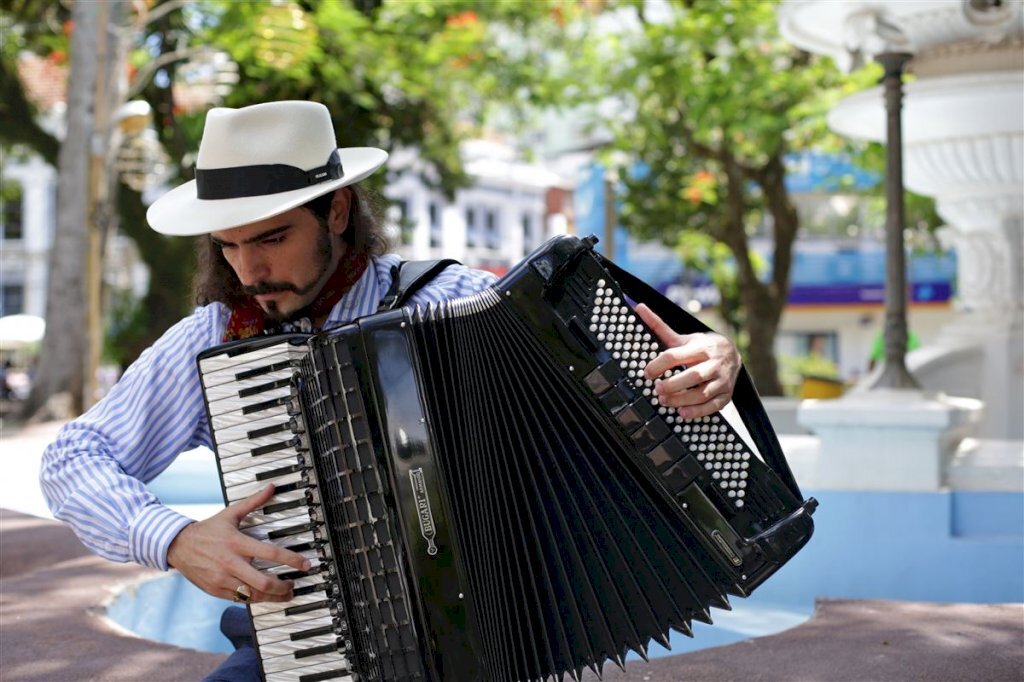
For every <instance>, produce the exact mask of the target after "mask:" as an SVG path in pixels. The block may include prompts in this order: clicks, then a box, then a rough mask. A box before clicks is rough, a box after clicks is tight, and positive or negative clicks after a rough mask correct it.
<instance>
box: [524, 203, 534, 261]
mask: <svg viewBox="0 0 1024 682" xmlns="http://www.w3.org/2000/svg"><path fill="white" fill-rule="evenodd" d="M533 246H534V244H533V219H532V218H531V217H530V215H529V214H527V213H524V214H523V254H524V255H525V254H528V253H530V251H531V250H533Z"/></svg>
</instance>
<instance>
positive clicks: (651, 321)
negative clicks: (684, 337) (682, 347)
mask: <svg viewBox="0 0 1024 682" xmlns="http://www.w3.org/2000/svg"><path fill="white" fill-rule="evenodd" d="M636 314H637V315H639V316H640V319H641V320H643V322H644V324H646V325H647V326H648V327H650V329H651V331H652V332H654V335H655V336H657V337H658V340H659V341H661V342H662V343H663V344H664V345H666V346H675V345H678V343H679V335H678V334H676V332H675V330H673V329H672V327H670V326H668V324H667V323H666V322H665V321H664V320H662V319H661V318H660V317H658V315H657V313H655V312H654V311H653V310H651V309H650V308H648V307H647V304H646V303H640V304H638V305H637V307H636Z"/></svg>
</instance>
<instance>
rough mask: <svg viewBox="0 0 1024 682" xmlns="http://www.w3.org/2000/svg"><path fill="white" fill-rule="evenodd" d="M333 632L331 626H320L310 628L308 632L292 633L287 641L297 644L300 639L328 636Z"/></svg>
mask: <svg viewBox="0 0 1024 682" xmlns="http://www.w3.org/2000/svg"><path fill="white" fill-rule="evenodd" d="M332 632H334V626H333V625H322V626H320V627H318V628H310V629H309V630H302V631H300V632H293V633H292V634H291V635H289V636H288V637H289V639H291V640H292V641H293V642H297V641H299V640H301V639H309V638H310V637H319V636H320V635H329V634H331V633H332Z"/></svg>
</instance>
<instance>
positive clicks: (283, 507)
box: [260, 486, 310, 514]
mask: <svg viewBox="0 0 1024 682" xmlns="http://www.w3.org/2000/svg"><path fill="white" fill-rule="evenodd" d="M282 487H283V486H282ZM274 492H275V493H281V492H285V491H284V490H281V488H274ZM308 506H310V504H309V503H308V502H307V501H306V500H289V501H288V502H278V503H277V504H268V505H267V506H266V507H264V508H263V509H261V510H260V511H261V513H263V514H275V513H277V512H281V511H288V510H289V509H298V508H299V507H308Z"/></svg>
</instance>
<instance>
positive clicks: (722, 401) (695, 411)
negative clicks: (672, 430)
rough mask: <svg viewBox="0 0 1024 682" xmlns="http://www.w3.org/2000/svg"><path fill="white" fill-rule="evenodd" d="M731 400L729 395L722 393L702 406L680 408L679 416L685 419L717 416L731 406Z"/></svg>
mask: <svg viewBox="0 0 1024 682" xmlns="http://www.w3.org/2000/svg"><path fill="white" fill-rule="evenodd" d="M729 399H730V397H729V394H727V393H721V394H719V395H716V396H714V397H713V398H711V399H710V400H708V401H707V402H705V403H701V404H700V405H690V406H687V407H680V408H679V416H680V417H682V418H683V419H699V418H701V417H707V416H708V415H712V414H715V413H716V412H721V411H722V409H723V408H724V407H725V406H726V405H728V404H729Z"/></svg>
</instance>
